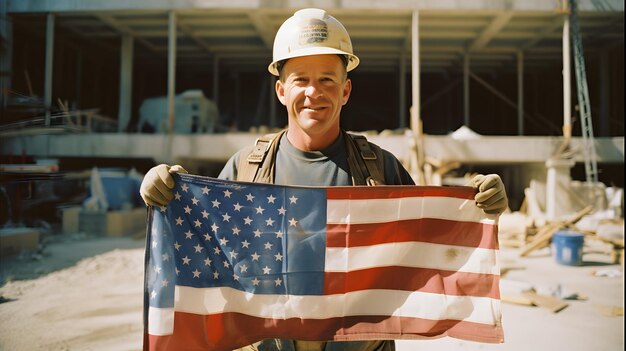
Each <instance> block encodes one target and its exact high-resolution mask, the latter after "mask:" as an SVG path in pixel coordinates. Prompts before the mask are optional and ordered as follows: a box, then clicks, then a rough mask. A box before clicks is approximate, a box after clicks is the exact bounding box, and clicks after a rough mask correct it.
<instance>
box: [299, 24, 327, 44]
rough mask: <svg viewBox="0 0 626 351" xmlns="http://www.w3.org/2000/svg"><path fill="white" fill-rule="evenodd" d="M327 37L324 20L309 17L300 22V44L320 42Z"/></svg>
mask: <svg viewBox="0 0 626 351" xmlns="http://www.w3.org/2000/svg"><path fill="white" fill-rule="evenodd" d="M326 39H328V28H327V26H326V22H324V21H321V20H318V19H311V20H309V21H307V22H306V23H301V24H300V45H307V44H313V43H321V42H323V41H326Z"/></svg>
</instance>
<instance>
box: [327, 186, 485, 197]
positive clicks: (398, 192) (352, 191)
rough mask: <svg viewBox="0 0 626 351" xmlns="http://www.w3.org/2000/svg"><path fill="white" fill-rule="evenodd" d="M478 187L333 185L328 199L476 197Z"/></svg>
mask: <svg viewBox="0 0 626 351" xmlns="http://www.w3.org/2000/svg"><path fill="white" fill-rule="evenodd" d="M475 195H476V189H474V188H471V187H468V186H449V187H448V186H446V187H441V186H411V185H385V186H360V187H353V186H333V187H329V188H327V189H326V198H327V199H328V200H369V199H397V198H402V197H428V196H431V197H432V196H437V197H454V198H459V199H470V200H472V199H474V196H475Z"/></svg>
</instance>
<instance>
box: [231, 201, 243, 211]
mask: <svg viewBox="0 0 626 351" xmlns="http://www.w3.org/2000/svg"><path fill="white" fill-rule="evenodd" d="M233 207H235V211H237V212H241V208H242V207H243V206H241V205H240V204H239V202H237V203H236V204H234V205H233Z"/></svg>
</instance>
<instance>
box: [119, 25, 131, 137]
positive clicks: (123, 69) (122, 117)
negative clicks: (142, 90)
mask: <svg viewBox="0 0 626 351" xmlns="http://www.w3.org/2000/svg"><path fill="white" fill-rule="evenodd" d="M121 49H122V50H121V55H120V96H119V105H120V106H119V110H118V116H117V131H118V133H122V132H125V131H126V128H127V127H128V122H129V121H130V109H131V104H132V96H133V37H132V36H131V35H129V34H124V35H122V45H121Z"/></svg>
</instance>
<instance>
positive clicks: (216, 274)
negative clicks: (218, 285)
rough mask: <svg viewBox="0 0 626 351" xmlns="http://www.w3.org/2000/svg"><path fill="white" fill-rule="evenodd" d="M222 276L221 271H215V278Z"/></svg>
mask: <svg viewBox="0 0 626 351" xmlns="http://www.w3.org/2000/svg"><path fill="white" fill-rule="evenodd" d="M219 277H220V273H219V272H218V271H215V272H213V279H218V278H219Z"/></svg>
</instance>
